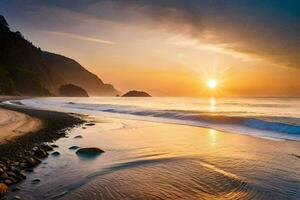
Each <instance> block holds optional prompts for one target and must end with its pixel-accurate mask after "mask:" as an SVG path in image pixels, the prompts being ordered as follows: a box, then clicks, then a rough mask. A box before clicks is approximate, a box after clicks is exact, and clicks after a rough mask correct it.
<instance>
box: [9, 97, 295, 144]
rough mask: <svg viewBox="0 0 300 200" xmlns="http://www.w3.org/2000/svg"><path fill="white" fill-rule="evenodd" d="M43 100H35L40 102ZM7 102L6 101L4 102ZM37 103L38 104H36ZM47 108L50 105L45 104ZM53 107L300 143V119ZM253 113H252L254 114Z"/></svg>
mask: <svg viewBox="0 0 300 200" xmlns="http://www.w3.org/2000/svg"><path fill="white" fill-rule="evenodd" d="M41 102H42V101H38V103H41ZM7 103H8V102H7ZM9 103H13V104H15V105H19V106H20V105H22V104H25V105H26V103H28V102H24V101H22V102H18V101H10V102H9ZM35 103H37V102H35ZM44 103H45V104H47V105H50V104H51V103H53V102H51V103H50V102H49V101H46V102H44ZM54 105H55V106H59V107H64V108H69V109H70V108H71V109H80V110H88V111H93V112H94V111H100V112H104V113H112V114H122V117H124V115H126V116H127V117H130V116H138V117H139V119H144V120H150V121H152V120H153V121H161V122H170V123H179V124H186V125H194V126H201V127H208V128H214V129H217V130H222V131H229V132H235V133H242V134H249V135H254V136H259V137H264V138H269V139H288V140H300V119H299V118H292V117H280V116H255V115H253V113H251V112H248V113H245V112H241V111H235V112H226V111H221V112H203V111H198V110H158V109H151V108H145V107H138V106H132V105H115V104H93V103H77V102H63V103H59V105H57V102H54ZM254 114H255V113H254Z"/></svg>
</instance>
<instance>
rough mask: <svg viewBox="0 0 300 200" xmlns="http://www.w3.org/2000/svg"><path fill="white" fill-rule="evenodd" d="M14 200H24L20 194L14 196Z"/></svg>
mask: <svg viewBox="0 0 300 200" xmlns="http://www.w3.org/2000/svg"><path fill="white" fill-rule="evenodd" d="M13 200H22V198H21V197H19V196H14V198H13Z"/></svg>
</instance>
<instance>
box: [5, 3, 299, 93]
mask: <svg viewBox="0 0 300 200" xmlns="http://www.w3.org/2000/svg"><path fill="white" fill-rule="evenodd" d="M0 14H3V15H4V16H5V17H6V19H7V21H8V23H9V24H10V27H11V29H12V30H14V31H17V30H19V31H21V32H22V34H23V35H24V36H25V38H27V39H28V40H30V41H32V42H33V43H34V44H35V45H36V46H39V47H41V48H42V49H43V50H47V51H51V52H55V53H59V54H62V55H65V56H67V57H70V58H73V59H75V60H76V61H78V62H79V63H80V64H82V65H83V66H84V67H85V68H87V69H88V70H90V71H91V72H93V73H96V74H97V75H98V76H99V77H101V78H102V79H103V81H104V82H107V83H112V84H113V85H114V86H115V87H116V88H117V89H118V90H120V91H122V92H125V91H127V90H130V89H138V90H144V91H148V92H149V93H151V94H153V95H156V96H203V95H207V94H209V93H210V92H209V91H208V90H209V89H208V88H207V84H206V83H207V81H208V80H209V79H216V80H218V82H219V84H218V87H217V88H216V91H215V93H216V94H218V95H220V96H299V95H300V1H298V0H274V1H271V0H231V1H225V0H193V1H192V0H181V1H179V0H69V1H67V0H43V1H40V0H25V1H24V0H0Z"/></svg>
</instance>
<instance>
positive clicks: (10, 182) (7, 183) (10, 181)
mask: <svg viewBox="0 0 300 200" xmlns="http://www.w3.org/2000/svg"><path fill="white" fill-rule="evenodd" d="M4 183H5V184H6V185H11V184H13V182H12V180H10V179H5V180H4Z"/></svg>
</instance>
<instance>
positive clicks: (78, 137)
mask: <svg viewBox="0 0 300 200" xmlns="http://www.w3.org/2000/svg"><path fill="white" fill-rule="evenodd" d="M80 138H82V135H77V136H75V137H74V139H80Z"/></svg>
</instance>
